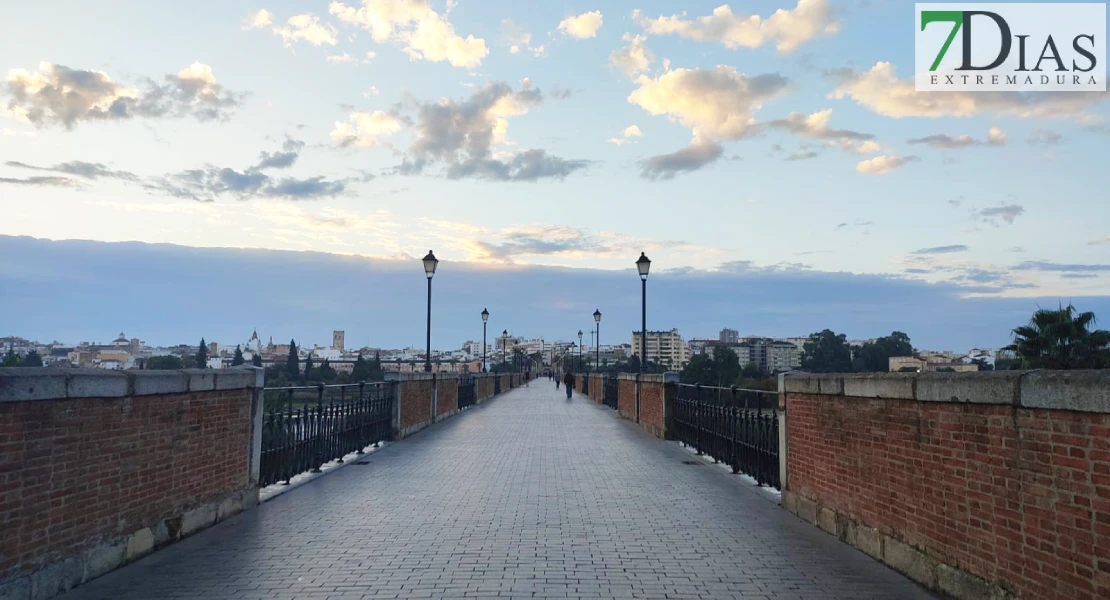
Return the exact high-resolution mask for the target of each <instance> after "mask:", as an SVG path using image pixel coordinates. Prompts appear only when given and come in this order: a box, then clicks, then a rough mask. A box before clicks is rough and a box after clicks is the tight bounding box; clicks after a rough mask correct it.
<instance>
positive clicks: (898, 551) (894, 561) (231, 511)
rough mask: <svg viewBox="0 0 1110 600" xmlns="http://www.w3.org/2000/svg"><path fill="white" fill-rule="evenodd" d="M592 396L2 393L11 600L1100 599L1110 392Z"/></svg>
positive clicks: (444, 386)
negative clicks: (55, 599) (500, 599)
mask: <svg viewBox="0 0 1110 600" xmlns="http://www.w3.org/2000/svg"><path fill="white" fill-rule="evenodd" d="M579 381H580V382H581V383H580V384H579V386H578V391H579V393H576V394H575V395H574V397H573V398H572V399H571V400H569V401H568V400H567V399H566V397H565V395H563V393H562V392H561V391H558V390H556V389H555V386H554V383H553V382H551V381H549V380H547V379H540V380H535V381H531V382H525V381H523V380H522V378H521V376H519V375H500V376H493V375H480V376H473V377H466V378H456V377H451V376H432V375H431V374H428V375H424V374H412V375H405V374H399V375H395V376H394V380H393V381H389V382H385V383H379V384H360V385H356V386H347V387H342V388H341V387H340V386H336V387H333V388H290V389H282V390H266V389H265V388H264V382H263V381H262V380H261V373H260V372H258V371H253V370H224V371H215V372H213V371H182V372H165V373H142V372H138V373H103V372H101V373H94V372H89V371H82V370H63V371H54V370H50V369H37V370H34V371H33V372H32V370H28V369H8V370H0V399H2V401H0V451H2V452H0V457H3V458H0V484H2V485H0V517H2V522H3V523H5V527H4V528H3V531H0V598H3V599H5V600H7V599H9V598H18V599H20V600H29V599H30V598H48V597H55V596H60V597H62V598H65V599H67V600H86V599H89V600H91V599H109V598H111V599H130V598H133V599H139V598H217V599H223V598H227V599H231V598H235V599H246V598H259V599H261V598H344V599H346V598H360V599H361V598H491V597H504V598H765V599H773V598H814V599H817V598H853V599H856V598H861V599H862V598H875V599H884V600H885V599H901V598H906V599H915V598H921V599H925V598H938V597H945V596H951V597H957V598H1015V599H1017V598H1053V599H1055V598H1077V599H1081V598H1091V599H1094V598H1103V597H1107V593H1108V592H1110V576H1107V574H1108V573H1110V557H1108V556H1106V555H1105V545H1104V544H1101V545H1100V544H1099V543H1098V542H1097V541H1096V540H1097V539H1098V538H1099V537H1101V538H1102V539H1107V537H1106V536H1108V535H1110V531H1108V529H1110V518H1108V517H1110V471H1107V470H1106V467H1107V466H1108V465H1110V446H1108V443H1110V397H1108V396H1107V395H1106V389H1110V386H1108V384H1110V376H1108V375H1107V374H1105V373H1100V372H1073V373H1066V372H1061V373H1041V372H1014V373H996V374H952V375H949V374H921V375H903V374H892V375H880V376H858V375H827V376H820V375H788V376H786V377H783V378H782V379H781V380H780V390H779V392H777V393H773V394H771V395H769V396H768V395H766V394H760V393H759V392H754V391H752V392H745V391H743V390H734V389H722V388H708V387H703V386H683V385H680V384H678V383H677V382H675V381H673V380H672V379H671V378H670V377H669V376H664V375H656V376H652V375H646V376H636V375H622V376H620V377H616V378H612V377H603V376H601V375H597V374H594V375H588V376H581V375H580V377H579ZM614 409H615V410H614ZM770 464H774V465H775V466H777V467H778V468H777V469H775V470H774V472H773V473H772V472H770V471H771V470H770V469H769V468H768V465H770ZM313 471H317V473H313ZM745 473H747V475H746V474H745ZM287 482H288V485H287V484H286V483H287ZM761 483H762V485H761ZM776 486H777V487H780V488H781V493H780V492H779V491H778V490H776V489H775V488H776ZM260 497H261V498H263V499H264V501H263V502H261V503H259V498H260ZM11 524H16V525H15V526H10V525H11Z"/></svg>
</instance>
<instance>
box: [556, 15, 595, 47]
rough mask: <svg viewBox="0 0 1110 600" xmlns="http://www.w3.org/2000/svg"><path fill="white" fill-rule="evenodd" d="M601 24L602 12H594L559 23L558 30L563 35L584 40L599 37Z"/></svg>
mask: <svg viewBox="0 0 1110 600" xmlns="http://www.w3.org/2000/svg"><path fill="white" fill-rule="evenodd" d="M601 22H602V17H601V11H600V10H594V11H590V12H584V13H582V14H580V15H578V16H576V17H567V18H565V19H563V20H562V21H559V27H558V29H559V31H561V32H563V35H569V36H570V37H573V38H578V39H580V40H584V39H586V38H592V37H597V30H599V29H601Z"/></svg>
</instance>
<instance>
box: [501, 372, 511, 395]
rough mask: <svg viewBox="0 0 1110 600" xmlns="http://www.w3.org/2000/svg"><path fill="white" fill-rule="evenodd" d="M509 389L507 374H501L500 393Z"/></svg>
mask: <svg viewBox="0 0 1110 600" xmlns="http://www.w3.org/2000/svg"><path fill="white" fill-rule="evenodd" d="M507 391H509V375H508V373H506V374H504V375H501V393H502V394H504V393H505V392H507Z"/></svg>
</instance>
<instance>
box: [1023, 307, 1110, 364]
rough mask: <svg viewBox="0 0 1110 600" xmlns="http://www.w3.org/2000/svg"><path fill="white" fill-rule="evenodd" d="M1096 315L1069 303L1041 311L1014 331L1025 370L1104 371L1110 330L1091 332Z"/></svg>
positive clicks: (1109, 351) (1108, 358) (1109, 349)
mask: <svg viewBox="0 0 1110 600" xmlns="http://www.w3.org/2000/svg"><path fill="white" fill-rule="evenodd" d="M1095 322H1096V320H1095V314H1094V313H1093V312H1083V313H1081V312H1078V311H1076V310H1075V307H1074V306H1072V305H1071V304H1068V305H1067V306H1065V307H1060V308H1059V309H1057V310H1045V309H1038V310H1037V311H1036V312H1034V313H1033V316H1032V318H1030V319H1029V324H1028V325H1022V326H1021V327H1017V328H1015V329H1014V330H1013V336H1014V343H1013V344H1011V345H1009V346H1007V347H1006V348H1005V349H1006V350H1011V351H1013V352H1016V353H1017V355H1018V357H1019V358H1021V364H1022V367H1024V368H1026V369H1101V368H1104V367H1108V366H1110V331H1105V330H1102V329H1099V330H1093V331H1092V330H1091V329H1090V328H1091V326H1093V325H1094V324H1095Z"/></svg>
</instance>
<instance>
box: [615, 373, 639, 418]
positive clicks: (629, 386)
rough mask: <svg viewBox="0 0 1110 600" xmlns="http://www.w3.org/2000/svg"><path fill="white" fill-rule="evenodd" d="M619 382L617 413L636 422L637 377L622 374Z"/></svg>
mask: <svg viewBox="0 0 1110 600" xmlns="http://www.w3.org/2000/svg"><path fill="white" fill-rule="evenodd" d="M619 377H620V380H619V381H617V413H619V414H620V416H622V417H624V418H626V419H629V420H631V421H635V420H636V376H635V375H626V374H624V373H621V374H620V375H619Z"/></svg>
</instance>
